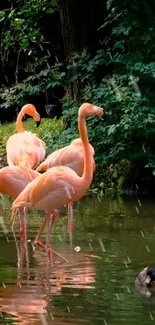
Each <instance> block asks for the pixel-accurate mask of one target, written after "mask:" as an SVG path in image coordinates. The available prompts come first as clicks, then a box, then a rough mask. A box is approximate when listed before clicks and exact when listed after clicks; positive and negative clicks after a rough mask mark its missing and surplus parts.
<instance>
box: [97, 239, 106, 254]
mask: <svg viewBox="0 0 155 325" xmlns="http://www.w3.org/2000/svg"><path fill="white" fill-rule="evenodd" d="M98 241H99V243H100V246H101V249H102V251H103V253H105V252H106V249H105V247H104V244H103V241H102V239H101V238H98Z"/></svg>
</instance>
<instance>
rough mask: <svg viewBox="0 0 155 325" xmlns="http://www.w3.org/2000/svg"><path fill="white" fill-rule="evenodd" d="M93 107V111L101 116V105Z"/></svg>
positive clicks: (102, 112)
mask: <svg viewBox="0 0 155 325" xmlns="http://www.w3.org/2000/svg"><path fill="white" fill-rule="evenodd" d="M94 109H95V113H96V114H97V115H99V116H103V114H104V110H103V108H102V107H98V106H94Z"/></svg>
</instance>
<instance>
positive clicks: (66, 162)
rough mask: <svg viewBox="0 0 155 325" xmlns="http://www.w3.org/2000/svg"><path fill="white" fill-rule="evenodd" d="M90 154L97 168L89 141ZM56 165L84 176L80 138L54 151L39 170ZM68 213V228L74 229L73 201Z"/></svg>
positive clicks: (82, 150) (93, 166)
mask: <svg viewBox="0 0 155 325" xmlns="http://www.w3.org/2000/svg"><path fill="white" fill-rule="evenodd" d="M89 151H90V156H91V157H92V170H93V171H94V170H95V161H94V158H93V156H94V153H95V152H94V148H93V146H92V145H91V144H90V143H89ZM55 166H68V167H70V168H71V169H73V170H74V171H75V172H76V173H77V174H78V175H79V176H80V177H81V176H82V173H83V169H84V148H83V143H82V140H81V139H80V138H78V139H75V140H73V141H72V142H71V144H70V145H68V146H65V147H63V148H61V149H59V150H56V151H54V152H52V153H51V154H50V155H49V156H48V157H47V158H46V159H45V160H44V161H43V162H42V163H41V164H40V165H39V166H38V167H37V169H36V170H37V171H38V172H45V171H46V170H48V169H49V168H51V167H55ZM68 214H69V216H70V220H69V222H68V230H69V231H72V229H73V218H74V216H73V202H70V203H69V204H68Z"/></svg>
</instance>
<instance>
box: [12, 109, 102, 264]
mask: <svg viewBox="0 0 155 325" xmlns="http://www.w3.org/2000/svg"><path fill="white" fill-rule="evenodd" d="M94 114H95V115H99V116H102V115H103V109H102V108H101V107H97V106H94V105H92V104H89V103H85V104H83V105H81V107H80V108H79V113H78V128H79V132H80V138H81V140H82V143H83V147H84V170H83V174H82V176H81V177H79V176H78V175H77V174H76V173H75V171H73V170H72V169H71V168H69V167H66V166H56V167H52V168H50V169H49V170H47V171H46V172H45V173H44V174H42V175H40V176H38V177H37V178H36V179H34V180H33V181H32V182H31V183H30V184H28V185H27V186H26V188H25V189H24V190H23V191H22V192H21V193H20V194H19V196H18V197H17V198H16V199H15V201H14V202H13V204H12V218H14V217H15V216H16V213H17V209H19V208H21V207H26V208H32V207H33V208H35V209H39V210H43V211H45V212H46V213H47V216H46V219H45V220H46V222H47V225H48V231H47V241H46V250H47V253H48V256H49V259H50V256H51V253H53V254H55V255H57V256H59V257H61V258H62V259H64V258H63V257H62V256H61V255H59V254H58V253H56V252H54V251H53V250H52V249H51V246H50V232H51V228H52V225H53V222H54V219H55V216H54V215H52V218H51V214H52V212H53V211H54V210H55V209H57V208H60V207H62V206H63V205H66V204H69V202H74V201H77V200H79V199H80V198H81V197H82V196H83V195H84V194H85V193H86V191H87V189H88V188H89V186H90V184H91V182H92V178H93V173H92V159H90V149H89V141H88V135H87V128H86V117H87V116H90V115H94ZM39 236H40V233H39V234H38V236H37V240H38V239H39ZM42 246H43V245H42ZM44 247H45V246H44ZM64 260H65V259H64Z"/></svg>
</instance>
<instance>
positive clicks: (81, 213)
mask: <svg viewBox="0 0 155 325" xmlns="http://www.w3.org/2000/svg"><path fill="white" fill-rule="evenodd" d="M140 203H141V204H139V202H138V200H136V199H132V200H131V199H130V200H124V201H123V200H118V201H103V202H98V201H97V200H94V199H90V198H86V199H85V200H84V201H83V202H81V203H77V205H76V207H75V227H74V232H73V238H72V240H73V245H71V244H70V241H69V236H68V233H67V227H66V224H67V220H66V218H67V216H64V217H61V216H59V218H58V219H57V221H56V224H55V228H54V229H53V235H52V245H53V246H54V249H56V250H57V251H58V252H60V254H62V255H63V256H64V257H65V258H66V259H67V260H68V261H69V262H67V263H64V262H62V261H61V260H59V259H54V260H53V264H51V265H49V264H48V259H47V255H46V252H44V251H42V250H39V249H36V250H33V247H32V245H31V242H29V239H31V240H32V241H33V239H34V238H35V235H36V233H37V230H38V228H39V225H40V223H41V221H42V217H41V215H39V214H36V215H34V214H31V212H29V217H28V243H27V246H28V247H27V246H26V247H24V246H23V244H22V243H19V239H18V241H15V240H14V238H13V236H12V233H9V234H8V238H9V243H8V242H7V240H6V239H5V236H4V234H3V233H2V232H0V247H1V254H0V285H1V286H0V312H1V313H0V324H7V322H8V323H9V321H11V324H20V325H25V324H27V325H35V324H39V325H40V324H43V325H47V324H54V325H55V324H57V325H62V324H63V325H67V324H70V325H79V324H83V323H84V324H90V325H106V324H107V325H124V324H126V325H131V324H133V325H141V324H144V325H149V324H153V321H154V319H155V308H154V306H155V295H154V293H152V292H151V295H150V293H148V291H147V292H146V290H141V289H140V290H138V291H137V290H136V289H135V279H136V277H137V275H138V274H139V272H140V271H141V270H143V268H144V267H145V266H147V265H148V266H150V267H154V266H155V255H154V246H155V221H154V220H155V203H154V202H151V201H146V200H144V199H143V200H141V202H140ZM1 213H3V216H4V219H5V215H6V214H7V210H4V203H3V206H2V207H1ZM64 214H65V213H64ZM30 216H31V217H32V218H31V217H30ZM6 225H7V228H8V229H9V218H7V217H6ZM18 229H19V228H18V225H17V234H18ZM44 235H45V233H43V236H44ZM76 246H80V248H81V250H80V252H76V251H75V250H74V248H75V247H76ZM2 316H3V318H2Z"/></svg>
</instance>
